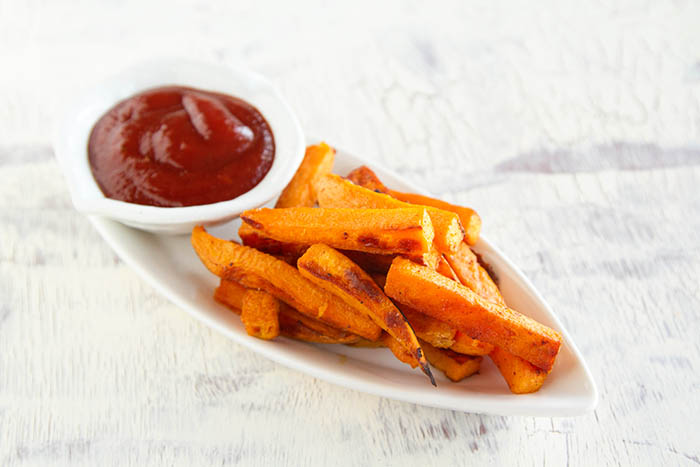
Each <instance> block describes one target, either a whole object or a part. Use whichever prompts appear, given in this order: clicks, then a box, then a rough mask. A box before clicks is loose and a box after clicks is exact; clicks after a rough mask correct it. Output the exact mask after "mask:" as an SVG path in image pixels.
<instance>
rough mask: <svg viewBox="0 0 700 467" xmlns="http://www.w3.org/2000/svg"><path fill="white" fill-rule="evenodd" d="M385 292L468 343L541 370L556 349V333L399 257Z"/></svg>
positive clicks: (550, 362) (558, 340) (547, 366)
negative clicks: (459, 333) (446, 326)
mask: <svg viewBox="0 0 700 467" xmlns="http://www.w3.org/2000/svg"><path fill="white" fill-rule="evenodd" d="M384 291H385V292H386V294H387V295H388V296H390V297H391V298H393V299H395V300H397V301H398V302H400V303H403V304H405V305H408V306H411V307H413V308H415V309H417V310H419V311H421V312H423V313H425V314H428V315H430V316H433V317H434V318H436V319H439V320H442V321H446V322H448V323H451V324H453V325H454V326H455V327H457V328H458V329H459V330H461V331H463V332H465V333H466V334H467V335H469V337H471V338H473V339H478V340H480V341H484V342H487V343H489V344H492V345H498V346H500V347H503V348H504V349H506V350H507V351H509V352H510V353H513V354H515V355H517V356H519V357H521V358H524V359H525V360H527V361H529V362H530V363H532V364H534V365H535V366H537V367H539V368H543V369H545V370H550V369H551V368H552V365H553V364H554V359H555V358H556V356H557V353H558V352H559V347H560V346H561V336H560V335H559V333H558V332H556V331H555V330H553V329H551V328H548V327H547V326H545V325H543V324H540V323H538V322H537V321H535V320H533V319H531V318H528V317H527V316H524V315H522V314H521V313H518V312H517V311H515V310H511V309H509V308H507V307H504V306H500V305H497V304H495V303H493V302H490V301H488V300H485V299H483V298H481V297H480V296H479V295H477V294H476V293H474V292H473V291H472V290H471V289H468V288H467V287H465V286H463V285H462V284H459V283H457V282H455V281H453V280H450V279H448V278H446V277H444V276H442V275H441V274H439V273H437V272H435V271H432V270H430V269H428V268H426V267H424V266H420V265H418V264H416V263H413V262H411V261H409V260H406V259H404V258H400V257H398V258H396V259H395V260H394V262H393V263H392V265H391V268H390V269H389V274H388V275H387V280H386V285H385V287H384Z"/></svg>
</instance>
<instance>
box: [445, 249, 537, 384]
mask: <svg viewBox="0 0 700 467" xmlns="http://www.w3.org/2000/svg"><path fill="white" fill-rule="evenodd" d="M446 257H447V259H448V261H449V262H450V264H452V265H453V267H454V270H455V272H456V274H457V276H458V277H459V280H460V282H461V283H462V284H464V285H466V286H467V287H469V288H470V289H472V290H473V291H474V292H476V293H477V294H478V295H481V296H482V297H483V298H485V299H487V300H490V301H492V302H494V303H498V304H499V305H504V306H505V300H503V296H502V295H501V292H500V291H499V290H498V287H497V286H496V284H495V283H494V282H493V280H492V279H491V276H489V273H488V272H486V270H485V269H484V268H483V267H482V266H481V265H480V264H479V262H478V261H477V258H476V255H475V254H474V253H473V252H472V251H471V249H470V248H469V247H468V246H467V245H461V246H460V249H459V250H458V251H457V252H456V253H453V254H451V255H446ZM453 350H456V351H457V352H459V351H460V350H467V349H463V348H462V349H453ZM465 353H468V352H465ZM489 358H490V359H491V360H493V362H494V363H495V364H496V367H498V371H499V372H500V373H501V375H502V376H503V379H505V380H506V383H508V387H509V388H510V390H511V392H513V393H515V394H526V393H531V392H536V391H538V390H539V389H540V388H541V387H542V385H543V384H544V381H545V380H546V379H547V375H548V374H549V372H548V371H545V370H542V369H541V368H538V367H536V366H535V365H533V364H532V363H530V362H528V361H527V360H525V359H522V358H520V357H518V356H516V355H513V354H512V353H510V352H508V351H506V350H504V349H502V348H500V347H498V346H494V348H493V350H492V351H491V352H490V353H489Z"/></svg>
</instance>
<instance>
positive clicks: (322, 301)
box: [191, 226, 381, 340]
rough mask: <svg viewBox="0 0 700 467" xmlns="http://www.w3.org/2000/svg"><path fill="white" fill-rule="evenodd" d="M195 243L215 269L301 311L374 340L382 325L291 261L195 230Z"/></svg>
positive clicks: (193, 231)
mask: <svg viewBox="0 0 700 467" xmlns="http://www.w3.org/2000/svg"><path fill="white" fill-rule="evenodd" d="M191 240H192V246H193V247H194V250H195V252H196V253H197V255H198V256H199V258H200V259H201V260H202V263H204V265H205V266H206V267H207V269H209V270H210V271H211V272H212V273H214V274H216V275H217V276H219V277H222V278H225V279H231V280H235V281H237V282H239V283H240V284H241V285H244V286H246V287H248V288H257V289H262V290H265V291H266V292H268V293H270V294H272V295H274V296H275V297H277V298H278V299H280V300H282V301H283V302H285V303H287V304H288V305H290V306H291V307H293V308H296V309H297V310H298V311H299V312H301V313H303V314H306V315H307V316H310V317H312V318H315V319H319V320H321V321H323V322H325V323H327V324H329V325H331V326H333V327H335V328H337V329H340V330H343V331H347V332H350V333H353V334H356V335H359V336H362V337H365V338H367V339H370V340H375V339H377V338H378V337H379V334H380V333H381V328H380V327H379V326H377V325H376V324H374V322H373V321H372V320H371V319H370V318H369V317H367V316H364V315H361V314H360V313H358V312H356V311H355V310H354V309H353V308H352V307H350V306H349V305H347V304H346V303H345V302H344V301H343V300H341V299H340V298H338V297H336V296H334V295H332V294H329V293H328V292H326V291H325V290H323V289H320V288H318V287H317V286H315V285H314V284H312V283H311V282H309V281H308V280H307V279H305V278H303V277H302V276H301V274H300V273H299V271H298V270H297V269H296V268H294V267H293V266H290V265H289V264H287V263H285V262H284V261H281V260H279V259H277V258H274V257H272V256H270V255H267V254H265V253H262V252H260V251H257V250H255V249H253V248H249V247H246V246H243V245H239V244H237V243H235V242H231V241H226V240H222V239H219V238H216V237H213V236H211V235H209V234H208V233H207V232H206V230H204V228H203V227H201V226H198V227H195V228H194V229H193V230H192V238H191Z"/></svg>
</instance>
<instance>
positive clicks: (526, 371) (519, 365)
mask: <svg viewBox="0 0 700 467" xmlns="http://www.w3.org/2000/svg"><path fill="white" fill-rule="evenodd" d="M489 357H490V358H491V360H493V363H495V364H496V366H497V367H498V371H500V372H501V375H503V379H505V380H506V383H508V387H509V388H510V390H511V392H513V393H514V394H528V393H531V392H535V391H538V390H539V389H540V388H541V387H542V385H543V384H544V380H545V379H547V375H548V374H549V372H548V371H546V370H543V369H541V368H537V367H536V366H535V365H533V364H532V363H530V362H528V361H527V360H524V359H522V358H520V357H517V356H515V355H513V354H511V353H509V352H507V351H505V350H503V349H502V348H500V347H495V348H494V349H493V350H492V351H491V353H490V354H489Z"/></svg>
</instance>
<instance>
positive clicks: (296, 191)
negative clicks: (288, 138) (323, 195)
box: [275, 143, 335, 208]
mask: <svg viewBox="0 0 700 467" xmlns="http://www.w3.org/2000/svg"><path fill="white" fill-rule="evenodd" d="M334 160H335V149H333V148H332V147H330V146H328V145H327V144H326V143H319V144H315V145H312V146H309V147H307V148H306V154H304V160H303V161H302V163H301V165H300V166H299V168H298V169H297V171H296V173H295V174H294V177H293V178H292V180H291V181H290V182H289V184H288V185H287V186H286V187H285V189H284V190H283V191H282V194H280V197H279V198H278V199H277V203H276V204H275V207H276V208H295V207H299V206H305V207H309V208H310V207H313V206H314V204H316V188H315V182H316V180H317V179H318V178H319V177H321V176H323V175H325V174H328V173H330V172H331V170H332V169H333V162H334Z"/></svg>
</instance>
